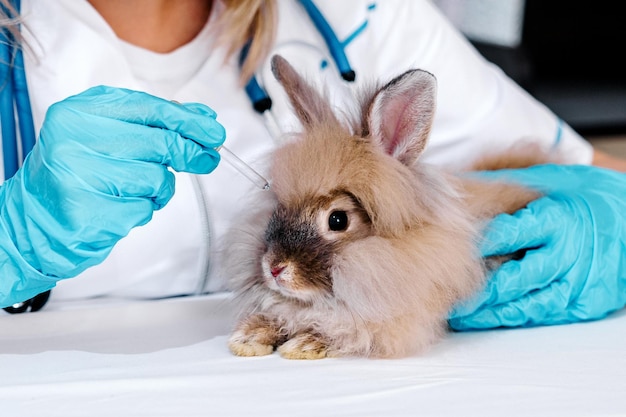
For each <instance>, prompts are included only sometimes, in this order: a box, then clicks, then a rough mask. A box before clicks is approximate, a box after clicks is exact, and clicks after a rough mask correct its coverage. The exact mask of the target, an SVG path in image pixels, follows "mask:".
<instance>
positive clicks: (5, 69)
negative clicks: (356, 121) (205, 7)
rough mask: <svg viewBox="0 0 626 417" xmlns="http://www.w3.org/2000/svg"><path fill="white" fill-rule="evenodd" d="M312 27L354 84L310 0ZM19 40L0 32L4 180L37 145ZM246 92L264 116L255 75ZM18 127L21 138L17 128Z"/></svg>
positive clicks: (267, 101) (303, 0) (265, 105)
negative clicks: (19, 146)
mask: <svg viewBox="0 0 626 417" xmlns="http://www.w3.org/2000/svg"><path fill="white" fill-rule="evenodd" d="M298 1H299V2H300V4H301V5H302V6H303V8H304V9H305V10H306V12H307V14H308V15H309V17H310V18H311V20H312V22H313V24H314V25H315V27H316V28H317V30H318V31H319V33H320V34H321V36H322V37H323V38H324V40H325V42H326V45H327V47H328V50H329V52H330V54H331V56H332V58H333V60H334V61H335V64H336V65H337V68H338V69H339V72H340V74H341V77H342V78H343V79H344V80H346V81H354V79H355V72H354V70H353V69H352V68H351V67H350V62H349V61H348V58H347V56H346V53H345V51H344V47H343V45H342V43H341V42H340V41H339V39H338V38H337V35H336V34H335V32H334V31H333V29H332V28H331V26H330V25H329V24H328V22H327V21H326V19H325V18H324V16H323V15H322V13H321V12H320V11H319V9H318V8H317V7H316V6H315V4H314V3H313V1H311V0H298ZM13 7H14V8H15V10H16V11H17V12H18V14H19V11H20V0H14V1H13ZM5 12H7V10H6V9H5ZM15 41H16V40H15V39H14V38H13V35H12V34H11V33H10V32H9V31H8V29H6V28H5V29H3V30H2V31H1V33H0V80H1V81H2V84H1V85H0V89H1V90H0V132H1V133H2V155H3V158H4V178H5V179H8V178H11V177H12V176H13V175H14V174H15V172H17V170H18V168H19V166H20V160H19V150H18V140H19V141H20V145H21V155H22V156H23V157H25V156H26V155H27V154H28V153H29V152H30V150H31V149H32V148H33V146H34V145H35V127H34V123H33V114H32V109H31V105H30V99H29V95H28V86H27V84H26V73H25V71H24V56H23V53H22V50H21V48H20V47H18V46H17V43H16V42H15ZM248 46H249V45H246V46H245V47H244V48H243V49H242V51H241V54H240V63H243V61H244V60H245V58H246V56H247V53H248ZM245 91H246V93H247V95H248V97H249V99H250V101H251V102H252V106H253V108H254V109H255V110H256V111H257V112H259V113H264V112H265V111H266V110H270V109H271V107H272V100H271V98H270V97H269V96H268V94H267V93H266V92H265V90H263V88H262V87H261V86H260V85H259V83H258V81H257V79H256V77H255V76H254V75H253V76H252V77H251V79H250V80H249V81H248V83H247V84H246V86H245ZM16 120H17V127H18V128H19V135H18V134H17V129H16Z"/></svg>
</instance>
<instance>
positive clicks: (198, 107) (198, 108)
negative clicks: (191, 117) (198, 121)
mask: <svg viewBox="0 0 626 417" xmlns="http://www.w3.org/2000/svg"><path fill="white" fill-rule="evenodd" d="M181 106H184V107H185V108H186V109H188V110H191V111H193V112H196V113H198V114H202V115H204V116H208V117H212V118H214V119H215V118H216V117H217V113H216V112H215V110H213V109H212V108H210V107H209V106H207V105H206V104H202V103H194V102H187V103H181Z"/></svg>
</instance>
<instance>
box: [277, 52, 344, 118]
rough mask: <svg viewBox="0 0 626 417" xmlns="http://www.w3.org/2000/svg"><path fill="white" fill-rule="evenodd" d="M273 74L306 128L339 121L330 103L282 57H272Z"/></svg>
mask: <svg viewBox="0 0 626 417" xmlns="http://www.w3.org/2000/svg"><path fill="white" fill-rule="evenodd" d="M272 73H274V77H275V78H276V80H278V82H279V83H280V84H281V85H282V86H283V88H284V89H285V92H286V93H287V96H288V97H289V101H290V102H291V105H292V106H293V108H294V110H295V112H296V115H297V116H298V119H300V122H301V123H302V125H303V126H304V127H305V128H309V127H311V126H313V125H315V124H319V123H323V122H325V123H327V122H333V121H336V120H337V119H336V118H335V114H334V113H333V111H332V109H331V107H330V105H329V104H328V101H327V100H326V99H324V98H323V97H322V96H321V95H320V94H319V93H318V92H317V90H316V89H314V88H313V87H311V86H310V85H309V84H308V83H307V82H306V81H305V80H304V78H302V77H301V76H300V75H299V74H298V73H297V72H296V70H295V69H294V68H293V67H292V66H291V64H289V62H287V60H286V59H285V58H283V57H282V56H280V55H274V56H273V57H272Z"/></svg>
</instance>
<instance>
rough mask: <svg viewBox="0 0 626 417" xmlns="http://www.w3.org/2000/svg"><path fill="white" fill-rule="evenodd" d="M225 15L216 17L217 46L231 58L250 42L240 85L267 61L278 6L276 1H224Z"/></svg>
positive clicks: (273, 35) (272, 39)
mask: <svg viewBox="0 0 626 417" xmlns="http://www.w3.org/2000/svg"><path fill="white" fill-rule="evenodd" d="M223 3H224V5H225V6H226V7H225V10H224V12H223V13H222V15H221V16H220V17H219V20H218V25H219V30H220V36H219V42H220V43H221V44H222V45H223V46H225V47H226V48H227V57H228V58H231V57H232V56H233V55H234V54H236V53H239V51H240V50H241V49H242V48H243V47H244V46H245V45H246V44H247V43H248V42H250V45H249V49H248V54H247V56H246V59H245V61H244V62H243V65H242V68H241V82H242V83H245V82H247V81H248V79H250V77H251V76H252V74H253V73H254V71H255V70H256V69H257V67H258V66H259V65H260V64H261V62H262V61H263V60H264V59H265V58H266V57H267V54H268V53H269V51H270V49H271V47H272V44H273V42H274V37H275V32H276V31H275V29H276V19H277V10H276V9H277V6H276V1H275V0H223Z"/></svg>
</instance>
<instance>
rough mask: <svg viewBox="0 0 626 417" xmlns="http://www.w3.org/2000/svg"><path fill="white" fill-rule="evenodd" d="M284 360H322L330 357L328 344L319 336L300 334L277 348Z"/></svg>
mask: <svg viewBox="0 0 626 417" xmlns="http://www.w3.org/2000/svg"><path fill="white" fill-rule="evenodd" d="M278 353H280V355H281V356H282V357H283V358H285V359H322V358H326V357H328V356H331V355H330V354H329V352H328V344H327V343H326V342H325V341H324V340H323V339H322V338H321V337H320V336H319V335H314V334H311V333H300V334H298V335H296V336H294V337H293V338H291V339H289V340H287V341H286V342H285V343H283V344H282V345H280V346H279V347H278Z"/></svg>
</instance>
